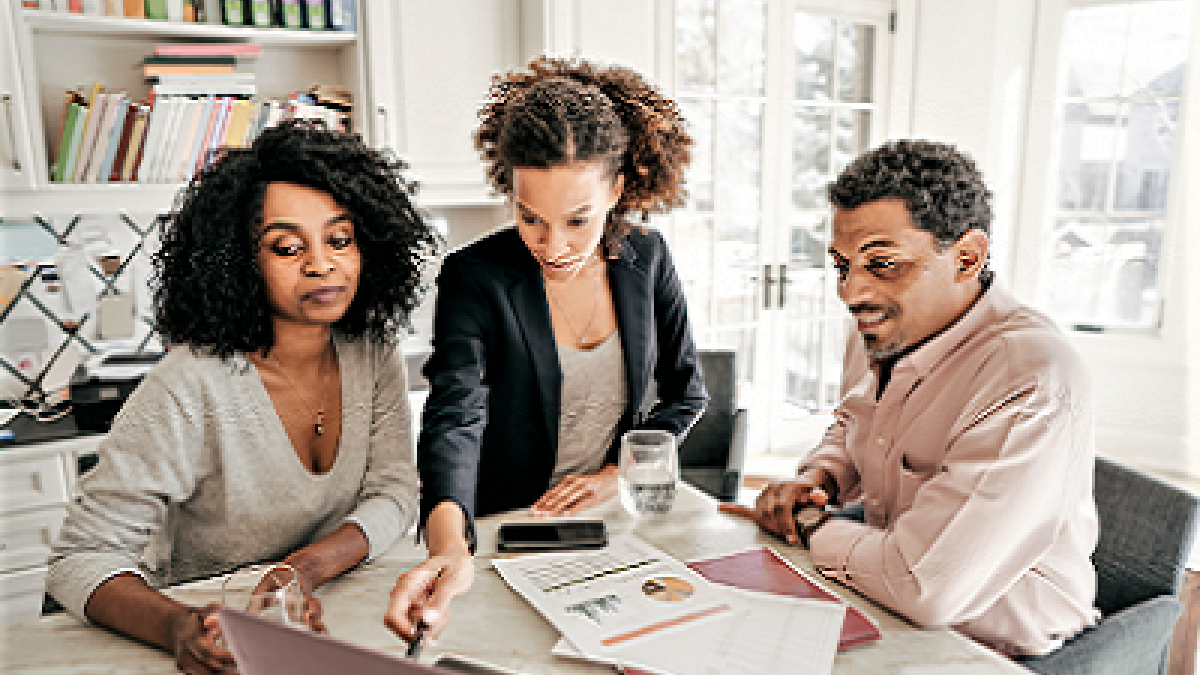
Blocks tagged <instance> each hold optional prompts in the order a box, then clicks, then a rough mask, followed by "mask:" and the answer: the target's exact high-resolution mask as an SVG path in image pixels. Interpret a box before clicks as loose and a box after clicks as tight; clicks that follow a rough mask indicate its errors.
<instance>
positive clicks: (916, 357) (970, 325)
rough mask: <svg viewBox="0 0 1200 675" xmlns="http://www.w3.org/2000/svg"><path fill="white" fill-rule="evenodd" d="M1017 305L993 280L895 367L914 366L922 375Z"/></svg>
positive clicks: (1009, 294) (1009, 312) (1015, 300)
mask: <svg viewBox="0 0 1200 675" xmlns="http://www.w3.org/2000/svg"><path fill="white" fill-rule="evenodd" d="M1019 306H1020V303H1018V302H1017V299H1016V298H1014V297H1013V296H1012V294H1011V293H1009V292H1008V291H1007V290H1005V289H1004V288H1002V287H1001V286H1000V283H999V281H997V280H995V279H993V280H992V283H991V284H990V285H989V286H988V288H986V289H985V290H984V291H983V293H981V294H980V296H979V299H978V300H976V301H975V304H973V305H971V307H970V308H968V309H967V311H966V312H965V313H964V314H963V315H962V316H960V317H959V318H958V320H957V321H955V322H954V323H952V324H950V327H949V328H947V329H946V330H944V331H942V332H941V333H939V334H937V335H935V336H933V337H932V338H930V339H929V341H927V342H926V343H925V344H923V345H921V346H920V347H918V348H917V349H915V350H913V352H912V353H910V354H907V355H905V356H903V357H902V358H901V359H900V360H899V361H898V362H896V368H897V369H900V368H904V369H910V368H911V369H913V370H915V371H916V372H917V374H918V375H919V376H921V377H924V376H925V375H926V374H928V373H929V372H930V371H931V370H933V369H934V368H936V367H937V366H938V364H940V363H941V362H942V361H944V360H945V359H946V358H947V357H948V356H950V354H952V353H954V352H955V351H956V350H957V348H958V347H959V346H960V345H962V344H963V343H965V342H968V341H970V340H971V339H973V338H974V337H975V336H977V335H978V334H979V333H981V332H982V331H984V330H985V329H987V328H988V327H989V326H992V325H994V324H995V323H996V322H997V321H999V320H1000V319H1002V318H1003V317H1005V316H1007V315H1009V314H1011V313H1012V312H1013V310H1015V309H1016V308H1017V307H1019Z"/></svg>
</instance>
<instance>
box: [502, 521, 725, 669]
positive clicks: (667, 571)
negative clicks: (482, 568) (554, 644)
mask: <svg viewBox="0 0 1200 675" xmlns="http://www.w3.org/2000/svg"><path fill="white" fill-rule="evenodd" d="M493 564H494V566H495V568H496V571H497V572H499V573H500V576H502V577H503V578H504V581H505V582H507V583H508V585H509V586H511V587H512V588H513V590H515V591H516V592H517V593H519V594H521V596H522V597H524V598H525V599H526V600H527V601H528V602H529V604H531V605H533V607H534V608H535V609H537V610H538V612H540V613H541V614H542V616H544V617H546V620H548V621H549V622H550V623H551V624H553V625H554V627H555V628H557V629H558V630H559V632H561V633H562V634H563V636H565V637H566V638H568V639H569V640H570V641H571V642H572V643H573V644H574V645H575V646H576V647H578V648H579V649H580V650H581V651H583V652H584V653H586V654H593V655H603V654H606V653H610V652H613V651H614V650H617V649H620V648H622V647H627V646H629V645H632V644H637V643H639V642H642V641H646V640H650V639H652V638H654V637H656V636H660V635H664V634H670V633H675V632H679V631H682V630H684V629H687V628H690V627H692V626H695V625H699V624H702V623H706V622H709V621H725V620H728V618H729V617H730V616H731V615H732V613H733V606H732V605H731V604H730V602H729V594H728V591H727V590H725V589H723V588H721V587H720V586H717V585H715V584H712V583H710V582H708V581H707V580H705V579H704V578H703V577H701V576H700V575H699V574H697V573H695V572H693V571H692V570H690V569H688V567H687V566H686V565H684V564H683V563H681V562H679V561H678V560H675V559H674V558H671V557H670V556H668V555H667V554H665V553H663V552H662V551H659V550H658V549H656V548H654V547H653V546H650V545H649V544H647V543H645V542H643V541H642V540H640V539H638V538H636V537H633V536H631V535H623V536H619V537H613V538H612V540H611V542H610V543H609V545H608V547H606V548H605V549H603V550H600V551H588V552H576V553H545V554H540V555H528V556H522V557H519V558H510V559H506V560H495V561H493Z"/></svg>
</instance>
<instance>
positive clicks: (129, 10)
mask: <svg viewBox="0 0 1200 675" xmlns="http://www.w3.org/2000/svg"><path fill="white" fill-rule="evenodd" d="M122 2H123V3H124V9H125V17H126V18H129V19H144V18H146V0H122Z"/></svg>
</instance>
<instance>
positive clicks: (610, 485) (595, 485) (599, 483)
mask: <svg viewBox="0 0 1200 675" xmlns="http://www.w3.org/2000/svg"><path fill="white" fill-rule="evenodd" d="M616 493H617V467H616V465H615V464H610V465H608V466H606V467H604V468H603V469H601V470H600V471H597V472H596V473H589V474H584V475H575V474H568V475H567V476H566V477H565V478H563V479H562V481H560V482H559V484H558V485H555V486H554V487H553V488H551V489H550V491H549V492H547V493H546V494H544V495H542V498H541V499H539V500H537V502H536V503H534V505H533V506H531V507H529V512H530V513H531V514H533V515H535V516H573V515H575V514H577V513H579V512H580V511H582V510H584V509H586V508H590V507H592V506H595V505H597V504H600V503H602V502H605V501H607V500H609V499H610V498H612V496H613V495H615V494H616Z"/></svg>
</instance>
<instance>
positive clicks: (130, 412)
mask: <svg viewBox="0 0 1200 675" xmlns="http://www.w3.org/2000/svg"><path fill="white" fill-rule="evenodd" d="M335 346H336V349H337V357H338V364H339V367H340V369H341V389H342V431H341V439H340V444H339V448H338V454H337V459H336V461H335V462H334V464H333V466H332V467H330V470H329V472H328V473H325V474H319V475H318V474H313V473H311V472H309V471H308V469H307V468H306V467H305V466H304V465H303V464H302V463H301V462H300V459H299V457H297V455H296V452H295V450H294V449H293V447H292V444H291V441H290V439H289V438H288V436H287V432H286V431H285V430H284V427H283V423H282V422H281V421H280V419H279V416H278V415H277V414H276V413H275V408H274V406H273V404H272V403H271V398H270V395H269V394H268V393H267V390H266V388H265V387H264V386H263V384H262V380H261V379H260V378H259V376H258V371H257V370H255V368H254V365H253V364H252V363H251V362H250V360H249V359H248V358H246V357H245V356H244V355H236V356H234V357H232V358H231V359H230V360H228V361H221V360H219V359H217V358H215V357H212V356H207V355H201V354H197V353H194V352H192V351H191V350H189V349H186V348H177V349H174V350H172V351H171V352H170V353H169V354H168V355H167V356H166V357H164V358H163V360H162V361H161V362H160V363H159V364H158V366H156V367H155V369H154V370H153V371H152V372H151V373H149V374H148V375H147V376H146V378H145V380H144V381H143V382H142V384H141V386H139V387H138V388H137V390H136V391H135V392H134V393H133V394H132V395H131V396H130V397H129V400H128V401H127V403H126V404H125V407H124V408H123V409H122V410H121V413H120V414H119V415H118V416H117V418H116V420H114V423H113V428H112V431H111V432H110V433H109V434H108V437H107V438H106V439H105V440H104V441H103V442H102V443H101V445H100V450H99V455H100V462H99V464H98V465H97V466H96V467H95V468H94V469H93V470H92V471H91V472H90V473H88V474H87V475H86V476H85V477H84V478H83V479H82V480H81V481H80V482H79V486H78V488H77V489H76V494H75V496H74V498H73V500H72V502H71V504H70V505H69V506H68V508H67V516H66V520H65V521H64V523H63V526H62V530H61V531H60V533H59V537H58V539H57V541H56V542H55V544H54V548H53V554H52V555H51V558H50V572H49V576H48V578H47V582H46V586H47V590H48V591H49V592H50V593H51V594H52V595H53V596H54V597H55V598H57V599H58V601H59V602H61V603H62V604H63V605H64V606H66V608H67V609H68V610H69V611H71V612H72V613H73V614H75V615H76V616H77V617H79V618H81V619H83V618H85V617H84V613H83V610H84V606H85V605H86V603H87V600H88V598H89V597H90V596H91V594H92V592H93V591H94V590H95V589H96V587H97V586H99V585H100V584H101V583H103V582H104V581H105V580H107V579H109V578H110V577H112V576H113V575H115V574H118V573H121V572H134V573H137V574H139V575H141V576H142V577H143V578H144V579H146V581H147V582H148V583H149V584H150V585H152V586H155V587H160V586H164V585H169V584H173V583H177V582H179V581H184V580H187V579H192V578H195V577H199V576H206V575H211V574H215V573H218V572H223V571H226V570H229V569H231V568H234V567H237V566H239V565H242V564H245V563H249V562H257V561H268V560H280V559H282V558H283V557H285V556H286V555H288V554H289V553H290V552H292V551H294V550H295V549H297V548H301V547H303V546H305V545H307V544H309V543H311V542H313V541H315V540H317V539H320V538H321V537H323V536H325V535H327V534H329V533H330V532H332V531H333V530H335V529H337V527H339V526H340V525H341V524H342V523H346V522H352V523H355V524H356V525H357V526H358V527H359V528H360V529H361V530H362V531H363V533H364V534H365V535H366V537H367V540H368V542H369V548H370V556H371V557H372V558H374V557H376V556H378V555H379V554H381V553H383V552H384V551H386V550H387V549H388V548H389V547H391V545H392V543H393V542H395V540H396V538H397V537H398V536H399V535H401V534H402V533H404V532H406V531H408V529H409V528H410V527H411V526H412V525H413V523H414V522H415V520H416V515H417V506H416V504H417V486H418V480H417V472H416V468H415V467H414V466H413V462H412V445H411V436H410V431H409V424H410V416H409V410H408V399H407V393H406V392H407V388H406V386H405V374H404V365H403V364H404V360H403V358H402V357H401V355H400V352H399V349H398V348H397V347H396V346H395V345H378V344H373V343H368V342H365V341H346V340H343V339H335Z"/></svg>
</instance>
